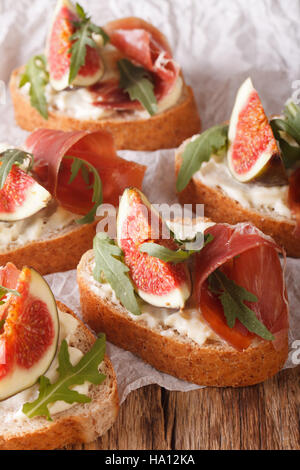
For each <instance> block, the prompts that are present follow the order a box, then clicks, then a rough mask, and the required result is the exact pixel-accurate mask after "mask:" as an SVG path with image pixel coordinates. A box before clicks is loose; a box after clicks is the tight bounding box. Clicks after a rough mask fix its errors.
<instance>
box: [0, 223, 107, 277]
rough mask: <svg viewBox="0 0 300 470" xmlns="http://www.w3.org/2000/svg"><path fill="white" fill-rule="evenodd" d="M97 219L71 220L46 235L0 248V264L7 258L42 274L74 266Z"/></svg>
mask: <svg viewBox="0 0 300 470" xmlns="http://www.w3.org/2000/svg"><path fill="white" fill-rule="evenodd" d="M98 222H99V220H95V221H94V222H92V223H90V224H84V225H77V224H76V223H73V224H72V225H71V226H70V227H68V229H65V230H63V231H62V232H59V233H53V234H52V235H50V236H49V238H47V239H43V240H36V241H33V242H30V243H27V244H26V245H24V246H17V247H16V248H8V249H7V251H5V252H0V266H3V265H5V264H6V263H8V262H9V261H10V262H11V263H14V265H15V266H16V267H17V268H19V269H22V268H23V266H31V267H32V268H34V269H36V270H37V271H39V272H40V273H41V274H43V275H45V274H51V273H55V272H61V271H68V270H69V269H75V268H76V266H77V264H78V263H79V260H80V258H81V256H82V255H83V253H85V252H86V251H87V250H89V249H90V248H91V246H93V238H94V236H95V234H96V225H97V223H98Z"/></svg>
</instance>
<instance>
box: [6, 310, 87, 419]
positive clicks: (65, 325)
mask: <svg viewBox="0 0 300 470" xmlns="http://www.w3.org/2000/svg"><path fill="white" fill-rule="evenodd" d="M58 314H59V323H60V331H59V340H58V348H57V353H56V356H55V358H54V360H53V362H52V363H51V366H50V368H49V369H48V371H47V372H46V373H45V376H46V377H48V378H49V380H50V381H51V382H53V381H55V380H56V379H57V377H58V373H57V370H56V369H57V367H58V352H59V349H60V344H61V342H62V340H63V339H65V340H66V341H67V343H68V351H69V355H70V361H71V364H72V365H76V364H77V362H78V361H79V360H80V359H81V357H82V356H83V353H82V352H81V351H80V350H79V349H77V348H74V347H73V346H70V345H69V343H70V339H71V337H72V335H73V334H74V333H75V330H76V328H77V326H78V321H77V320H76V318H74V317H72V315H70V314H67V313H65V312H62V311H61V310H58ZM38 388H39V387H38V385H37V384H35V385H33V386H32V387H30V388H27V389H26V390H23V391H22V392H20V393H17V394H16V395H14V396H12V397H10V398H7V399H6V400H3V401H1V402H0V414H1V419H2V420H3V421H4V422H11V421H12V420H21V421H23V420H29V421H30V418H27V416H26V415H25V414H24V413H23V412H22V407H23V405H24V403H27V402H32V401H34V400H35V399H36V398H37V397H38ZM73 390H76V391H77V392H79V393H82V394H85V395H86V394H88V391H89V383H88V382H85V383H84V384H82V385H76V386H75V387H73ZM75 405H76V403H66V402H64V401H57V402H55V403H52V404H50V405H49V407H48V408H49V411H50V414H51V415H52V416H53V415H54V414H56V413H60V412H62V411H65V410H68V409H69V408H71V407H72V406H75Z"/></svg>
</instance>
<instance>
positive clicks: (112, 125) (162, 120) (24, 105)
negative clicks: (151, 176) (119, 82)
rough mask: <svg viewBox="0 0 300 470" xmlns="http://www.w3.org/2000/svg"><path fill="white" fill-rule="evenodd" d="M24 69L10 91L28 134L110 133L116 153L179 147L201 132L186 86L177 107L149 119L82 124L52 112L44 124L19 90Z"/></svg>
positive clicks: (16, 75) (15, 76) (16, 72)
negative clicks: (43, 131) (45, 130)
mask: <svg viewBox="0 0 300 470" xmlns="http://www.w3.org/2000/svg"><path fill="white" fill-rule="evenodd" d="M23 69H24V67H20V68H18V69H16V70H14V71H13V73H12V76H11V79H10V91H11V95H12V100H13V105H14V109H15V118H16V121H17V123H18V125H19V126H20V127H22V128H23V129H25V130H27V131H33V130H35V129H38V128H42V127H43V128H50V129H60V130H63V131H70V130H90V131H96V130H100V129H104V130H108V131H110V132H111V133H112V135H113V137H114V141H115V147H116V148H117V149H128V150H130V149H132V150H157V149H161V148H174V147H177V146H178V145H179V144H180V143H181V142H182V141H183V140H184V139H186V138H187V137H190V136H191V135H193V134H195V133H197V132H199V131H200V118H199V115H198V111H197V106H196V103H195V98H194V94H193V90H192V89H191V88H190V87H189V86H187V85H184V86H183V92H182V96H181V99H180V100H179V102H178V104H176V105H175V106H173V107H171V108H170V109H168V110H166V111H164V112H162V113H161V114H157V115H156V116H153V117H151V118H149V119H139V120H126V119H122V118H120V119H98V120H95V119H90V120H81V119H75V118H73V117H71V116H68V115H65V114H62V113H60V112H55V111H51V112H49V117H48V120H45V119H44V118H43V117H42V116H41V115H40V114H39V112H38V111H37V110H36V109H35V108H33V107H32V106H31V104H30V101H29V98H28V97H26V96H25V95H24V94H23V93H22V92H21V91H20V89H19V87H18V82H19V79H20V74H21V73H22V71H23Z"/></svg>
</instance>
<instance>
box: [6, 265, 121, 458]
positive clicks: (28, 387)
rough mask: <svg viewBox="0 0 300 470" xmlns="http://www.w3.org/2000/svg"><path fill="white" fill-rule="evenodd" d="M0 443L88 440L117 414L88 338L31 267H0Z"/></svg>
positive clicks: (9, 446)
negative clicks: (20, 268)
mask: <svg viewBox="0 0 300 470" xmlns="http://www.w3.org/2000/svg"><path fill="white" fill-rule="evenodd" d="M0 285H1V287H0V303H1V305H0V318H1V320H0V321H1V326H0V327H1V330H0V344H1V348H0V349H1V361H0V410H1V424H0V449H1V450H22V449H24V450H37V449H38V450H47V449H54V448H59V447H63V446H66V445H68V444H75V443H86V442H90V441H93V440H95V439H96V438H97V437H98V436H100V435H101V434H103V433H104V432H106V431H107V430H108V429H109V428H110V427H111V426H112V424H113V423H114V421H115V419H116V416H117V413H118V408H119V404H118V393H117V383H116V377H115V373H114V370H113V368H112V365H111V362H110V360H109V359H108V357H107V356H106V355H105V335H103V334H102V335H99V336H98V337H96V336H95V335H94V334H93V333H91V331H90V330H89V329H88V328H87V327H86V326H85V325H84V324H83V323H82V321H81V320H79V318H77V317H76V315H75V314H74V313H73V312H72V311H71V310H70V309H69V308H68V307H66V306H65V305H63V304H62V303H60V302H56V301H55V298H54V296H53V294H52V292H51V289H50V287H49V286H48V284H47V283H46V281H45V280H44V279H43V277H42V276H41V275H40V274H39V273H38V272H37V271H36V270H34V269H32V268H28V267H23V269H22V270H21V271H20V270H18V269H17V268H16V267H15V266H14V265H13V264H12V263H8V264H7V265H6V266H3V267H1V268H0Z"/></svg>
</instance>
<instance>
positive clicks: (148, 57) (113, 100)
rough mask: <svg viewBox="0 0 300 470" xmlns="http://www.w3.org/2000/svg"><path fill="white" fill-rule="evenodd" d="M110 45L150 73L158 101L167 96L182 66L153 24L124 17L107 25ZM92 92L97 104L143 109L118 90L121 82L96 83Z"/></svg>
mask: <svg viewBox="0 0 300 470" xmlns="http://www.w3.org/2000/svg"><path fill="white" fill-rule="evenodd" d="M105 30H106V32H107V33H108V34H109V37H110V44H112V45H113V46H115V47H116V48H117V49H118V50H119V52H120V53H121V54H122V56H123V57H126V58H127V59H129V60H131V61H132V62H133V63H134V64H135V65H140V66H142V67H144V68H145V69H146V70H147V71H149V72H150V73H151V74H152V76H153V79H154V92H155V95H156V98H157V100H158V101H160V100H161V99H162V98H163V97H164V96H166V95H167V94H168V92H169V91H170V90H171V88H172V87H173V85H174V84H175V81H176V79H177V77H178V74H179V66H178V65H177V64H176V62H175V61H174V60H173V57H172V52H171V49H170V46H169V44H168V42H167V40H166V38H165V37H164V35H163V34H162V33H161V32H160V31H159V30H158V29H157V28H155V27H154V26H152V25H151V24H150V23H147V22H146V21H144V20H142V19H140V18H135V17H129V18H122V19H119V20H116V21H112V22H110V23H108V24H107V25H106V26H105ZM90 90H91V91H92V92H94V94H95V96H96V97H97V100H98V101H95V103H94V104H95V105H97V104H99V105H101V106H106V107H111V108H118V109H141V104H140V103H139V102H138V101H137V100H134V101H131V100H130V99H129V96H128V94H127V93H126V92H124V91H123V90H122V89H120V88H119V83H118V80H115V79H110V80H108V81H105V80H104V81H101V82H99V83H96V84H95V85H93V86H92V87H90Z"/></svg>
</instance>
